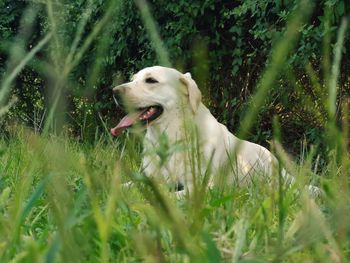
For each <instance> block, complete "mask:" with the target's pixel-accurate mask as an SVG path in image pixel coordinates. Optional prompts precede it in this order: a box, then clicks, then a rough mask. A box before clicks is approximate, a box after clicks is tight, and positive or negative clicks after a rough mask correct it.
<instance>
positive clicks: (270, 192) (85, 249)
mask: <svg viewBox="0 0 350 263" xmlns="http://www.w3.org/2000/svg"><path fill="white" fill-rule="evenodd" d="M0 147H1V148H0V149H1V157H0V167H1V177H0V178H1V181H0V187H1V190H2V191H1V196H0V209H1V214H0V233H1V235H0V258H1V262H67V261H68V262H96V261H101V262H108V261H112V262H124V261H125V262H130V261H147V262H159V261H161V262H162V261H167V262H186V261H188V260H189V261H191V262H219V261H222V260H227V261H233V262H271V261H273V262H282V261H283V262H309V261H313V262H344V261H346V259H347V258H348V257H349V253H350V251H349V241H350V239H349V236H348V234H349V230H350V229H349V224H348V222H349V219H350V218H349V191H348V188H347V185H346V181H347V180H348V179H347V177H346V175H348V172H349V171H348V170H347V171H342V167H340V166H336V165H335V164H334V163H330V164H329V167H325V169H324V174H323V177H324V179H323V180H322V185H323V188H324V189H325V191H326V193H325V196H324V197H323V198H321V199H317V200H313V199H310V198H309V197H308V195H307V194H305V193H303V191H302V190H300V189H302V188H301V186H300V189H299V191H300V193H299V194H298V193H296V189H297V188H298V186H294V187H292V188H288V189H283V198H282V199H281V198H280V195H279V192H278V191H277V190H276V189H277V188H278V187H276V186H275V187H273V185H271V184H253V185H252V186H251V187H249V188H237V187H225V188H214V189H212V190H208V191H206V192H205V193H202V194H198V195H196V194H194V195H193V196H191V197H186V198H184V199H176V198H175V196H174V194H172V193H171V192H169V191H167V190H166V189H164V188H163V187H161V186H160V185H159V184H157V182H156V181H145V180H144V179H143V178H142V177H139V176H138V174H137V167H138V160H137V159H136V158H137V156H136V155H135V151H134V147H126V149H125V150H124V153H123V154H122V155H120V152H121V151H119V150H120V149H121V148H123V147H124V145H119V144H118V143H117V142H116V143H110V142H108V143H107V142H104V141H100V142H98V143H96V144H95V145H90V146H87V145H84V144H79V143H77V142H75V141H73V140H69V139H67V138H64V137H53V136H52V137H48V138H44V137H42V136H38V135H35V134H33V133H32V132H29V131H25V130H22V129H20V128H16V132H14V135H13V137H12V138H11V139H10V140H7V141H5V140H2V141H1V143H0ZM307 159H310V158H306V160H305V162H304V165H303V167H301V166H299V167H297V170H298V171H300V173H307V171H309V168H310V163H309V160H307ZM309 172H310V171H309ZM129 178H130V179H132V180H133V181H134V182H135V184H134V185H133V186H131V187H129V188H125V187H124V188H123V187H121V183H122V182H124V181H126V180H129Z"/></svg>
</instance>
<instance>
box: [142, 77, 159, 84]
mask: <svg viewBox="0 0 350 263" xmlns="http://www.w3.org/2000/svg"><path fill="white" fill-rule="evenodd" d="M145 82H146V83H150V84H152V83H158V82H159V81H158V80H156V79H154V78H147V79H145Z"/></svg>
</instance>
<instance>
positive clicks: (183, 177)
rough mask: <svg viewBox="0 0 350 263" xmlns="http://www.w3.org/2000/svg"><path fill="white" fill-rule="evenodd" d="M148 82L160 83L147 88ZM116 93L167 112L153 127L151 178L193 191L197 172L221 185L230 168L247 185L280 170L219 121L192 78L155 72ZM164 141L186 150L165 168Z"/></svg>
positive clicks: (148, 142)
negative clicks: (221, 176)
mask: <svg viewBox="0 0 350 263" xmlns="http://www.w3.org/2000/svg"><path fill="white" fill-rule="evenodd" d="M148 77H152V78H154V79H155V80H157V81H159V83H156V84H151V85H150V84H148V83H146V82H145V79H146V78H148ZM115 90H117V91H119V92H121V93H122V95H123V97H124V100H125V101H126V102H127V103H128V104H129V106H131V107H132V108H139V107H146V106H151V105H154V104H159V105H161V106H162V107H163V108H164V112H163V114H162V115H161V116H160V117H159V118H158V119H157V120H155V121H153V122H152V123H151V124H150V125H148V126H147V131H146V135H145V138H144V153H143V160H142V166H143V169H144V173H145V174H146V175H147V176H162V177H163V178H164V179H165V180H166V181H168V182H172V183H181V184H182V185H184V186H185V189H187V190H189V191H191V190H192V187H193V184H194V182H193V173H194V172H195V173H196V174H197V175H200V174H201V175H203V174H204V173H205V172H206V170H207V169H208V167H210V174H211V177H210V180H209V185H212V184H213V183H214V182H215V178H214V177H215V175H217V174H220V172H219V171H220V169H223V167H227V169H228V170H227V169H226V170H225V171H226V172H227V171H228V172H227V173H226V175H227V178H226V179H227V180H228V181H230V182H236V183H237V184H241V185H246V184H249V182H250V181H251V180H250V179H251V178H250V177H251V175H256V176H260V177H265V176H267V177H268V176H271V174H272V173H273V170H274V169H275V168H276V167H277V165H278V163H277V160H276V158H275V157H274V156H273V155H272V154H271V152H270V151H268V150H267V149H266V148H264V147H262V146H260V145H258V144H255V143H252V142H249V141H244V140H240V139H238V138H237V137H236V136H234V135H233V134H232V133H230V132H229V131H228V129H227V128H226V127H225V126H224V125H223V124H221V123H219V122H218V121H217V120H216V119H215V117H214V116H213V115H212V114H211V113H210V111H209V110H208V108H207V107H206V106H205V105H204V104H203V103H202V102H201V92H200V90H199V89H198V87H197V85H196V83H195V82H194V80H193V79H192V77H191V75H190V74H189V73H186V74H182V73H180V72H178V71H177V70H175V69H171V68H165V67H160V66H154V67H149V68H145V69H143V70H141V71H139V72H138V73H137V74H136V75H134V77H133V79H132V81H131V82H129V83H125V84H123V85H120V86H118V87H116V88H115ZM193 134H195V135H196V136H197V139H198V144H197V145H199V153H200V154H199V156H200V157H199V158H193V156H194V155H193V151H196V150H195V147H190V145H191V143H193V142H194V141H195V140H196V139H195V138H196V136H193ZM162 136H163V138H164V136H165V137H166V138H168V142H169V147H170V148H171V147H173V146H174V145H176V144H177V145H179V144H183V145H184V147H180V149H177V150H176V148H175V149H174V150H173V151H170V152H171V154H169V156H168V159H167V160H166V161H165V162H164V163H163V164H160V161H161V158H160V157H159V154H157V149H158V148H159V144H160V143H159V140H160V138H161V137H162ZM191 138H192V139H191ZM193 138H194V139H193ZM191 151H192V152H191ZM196 156H197V155H196ZM193 163H195V165H193ZM199 163H200V165H198V164H199ZM191 164H192V165H191ZM198 166H200V167H199V168H198V169H197V168H196V167H198ZM193 167H195V171H194V170H193ZM283 173H284V174H286V173H285V172H283ZM221 174H222V173H221ZM292 180H293V181H294V179H292Z"/></svg>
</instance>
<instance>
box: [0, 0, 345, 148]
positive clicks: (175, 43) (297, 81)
mask: <svg viewBox="0 0 350 263" xmlns="http://www.w3.org/2000/svg"><path fill="white" fill-rule="evenodd" d="M86 2H87V1H85V0H75V1H68V0H67V1H62V2H61V3H60V4H58V3H56V2H55V3H54V4H55V5H60V6H58V7H57V6H56V10H60V13H59V14H58V13H57V14H56V15H57V16H59V21H60V23H59V25H58V26H59V30H60V31H59V32H60V36H61V37H62V39H63V42H64V43H66V44H67V47H69V46H70V44H71V43H72V41H73V36H74V34H75V31H76V30H77V27H78V24H79V21H80V19H81V17H82V15H83V10H84V8H85V6H86ZM315 2H316V4H315V6H314V9H313V12H312V15H311V17H310V18H309V20H308V22H307V23H306V24H305V25H304V26H303V27H302V29H301V30H300V39H299V41H298V44H297V46H296V48H295V50H294V51H293V53H292V54H291V55H290V58H289V59H288V64H286V65H285V69H284V70H283V72H284V73H283V74H281V75H280V78H279V81H277V82H276V83H275V86H274V87H273V88H272V89H271V92H270V94H269V97H268V98H266V104H265V106H264V107H263V108H261V110H260V113H259V118H258V120H257V122H256V123H255V125H254V129H253V130H252V131H251V133H250V135H249V139H250V140H253V141H255V142H258V143H262V144H264V145H267V141H268V140H269V139H270V138H271V133H272V132H271V130H272V128H271V126H272V125H271V123H272V119H273V116H275V115H277V116H278V118H279V120H280V122H281V127H282V135H283V136H282V137H283V143H284V145H285V146H286V147H287V148H288V149H289V150H290V151H291V152H293V153H298V151H299V147H300V141H302V140H304V139H306V140H307V141H308V142H309V143H310V144H319V143H320V142H321V141H322V140H323V138H322V134H323V129H324V125H325V117H326V110H325V108H324V105H322V103H320V101H321V97H322V96H326V92H327V90H326V88H324V87H325V83H326V82H327V81H328V79H327V78H328V77H327V74H324V73H323V72H327V70H328V67H330V65H331V63H330V60H331V59H332V57H328V58H325V57H324V54H328V53H327V50H324V49H325V48H324V47H325V45H324V44H325V42H327V41H329V42H330V43H331V45H330V47H331V49H332V47H333V43H335V40H336V33H337V29H338V26H339V24H340V21H341V18H342V17H344V16H346V15H347V14H348V13H349V11H350V9H349V4H348V3H347V2H348V1H347V0H327V1H325V0H322V1H315ZM149 4H150V8H151V13H152V15H153V17H154V19H155V21H156V22H157V24H158V29H159V34H160V36H161V38H162V40H163V41H164V45H165V47H166V50H167V51H168V54H169V57H170V60H171V63H172V64H173V66H174V67H176V68H177V69H179V70H181V71H183V72H185V71H190V72H191V73H192V76H193V78H194V79H195V80H196V81H197V83H198V85H199V87H200V88H201V90H202V91H203V93H204V101H205V104H206V105H207V106H208V107H209V108H210V110H211V111H212V112H213V114H214V115H215V116H216V117H217V118H218V119H219V120H220V121H221V122H223V123H224V124H226V125H227V126H228V127H229V129H230V130H231V131H233V132H235V131H237V129H238V127H239V124H240V119H241V118H242V117H243V116H244V113H245V110H246V109H247V108H248V101H249V97H250V95H251V94H252V93H254V89H255V87H256V83H257V81H258V80H259V76H261V74H262V72H263V71H264V68H265V66H266V64H267V62H268V57H269V51H270V50H271V47H272V46H273V44H274V41H275V40H276V39H277V38H278V37H280V36H281V34H282V33H283V30H284V27H285V25H286V22H287V20H288V18H289V16H290V14H291V12H292V11H293V10H294V8H295V4H296V1H255V0H242V1H216V0H201V1H199V0H193V1H163V0H161V1H158V0H157V1H149ZM121 5H122V6H121V10H116V11H115V14H113V16H112V19H111V20H110V21H109V22H108V23H107V25H105V26H104V28H103V29H102V31H101V33H100V34H99V35H98V37H97V38H96V39H95V40H94V42H93V43H92V45H91V46H90V47H89V50H88V51H87V52H86V53H85V54H84V56H83V58H82V60H81V61H80V63H79V64H78V65H77V66H76V67H75V68H74V70H73V71H72V72H71V73H70V75H69V81H68V82H67V84H66V85H65V87H64V91H63V92H64V94H63V95H64V98H65V100H66V106H65V107H64V110H63V111H64V116H65V120H66V124H65V126H64V129H65V130H66V131H67V132H68V133H70V134H71V135H73V136H76V137H78V138H80V139H82V140H85V141H88V140H93V138H94V136H95V134H96V130H98V131H99V132H101V133H103V132H106V130H105V129H104V128H103V122H102V120H104V121H106V123H107V127H108V126H113V125H115V124H116V123H117V121H118V120H119V119H120V117H122V115H121V114H122V113H121V112H120V110H118V109H116V107H115V105H114V103H113V100H112V92H111V88H112V87H113V85H115V84H116V83H120V82H122V81H125V80H127V79H128V78H129V77H130V75H132V74H133V73H135V72H137V71H138V70H140V69H142V68H144V67H146V66H152V65H156V64H159V62H158V61H157V56H156V53H155V51H154V48H153V47H152V44H151V41H150V39H149V37H148V34H147V31H146V29H145V27H144V23H143V22H142V19H141V16H140V12H139V9H138V8H137V6H136V5H135V3H134V1H123V3H122V4H121ZM28 7H32V8H30V10H31V11H30V12H29V11H28V10H29V9H28ZM91 7H92V8H91V13H90V14H89V16H90V17H89V19H88V21H87V26H86V27H85V28H84V32H83V38H84V36H86V35H88V33H89V32H90V31H91V30H92V29H93V27H94V26H95V24H96V23H97V21H98V20H99V19H100V18H101V15H102V14H103V13H104V12H105V11H106V10H105V9H106V8H107V4H106V1H94V3H93V4H92V6H91ZM24 12H28V14H26V13H24ZM46 12H47V10H46V8H45V6H44V5H43V4H40V1H13V0H2V1H0V39H1V41H0V74H1V75H3V74H4V72H5V70H6V69H9V68H11V66H13V65H11V64H8V63H7V61H10V58H12V60H11V61H12V62H13V63H14V62H16V61H19V60H20V59H21V56H20V55H18V52H15V51H16V50H13V45H14V44H13V43H16V45H17V46H21V45H22V46H21V47H22V50H23V51H29V50H30V49H31V48H32V47H33V45H35V44H36V43H37V42H38V40H39V39H41V38H42V37H43V36H44V35H45V33H46V32H47V29H48V24H47V23H48V22H47V18H46V17H47V14H46ZM30 16H33V17H35V18H34V19H32V20H30V19H29V20H30V21H31V22H30V25H28V23H27V22H26V19H27V18H28V17H30ZM327 23H328V24H327ZM19 36H20V37H19ZM349 45H350V41H349V30H348V32H347V36H346V38H345V45H344V49H343V56H342V57H343V59H342V63H341V70H340V79H339V91H338V105H339V107H338V108H339V110H338V113H339V111H340V108H341V107H340V105H342V103H343V102H345V101H346V100H348V99H349V96H350V86H349V85H350V84H349V83H350V78H349V76H350V75H349V73H350V72H349V71H350V56H349V54H348V50H347V49H348V48H349ZM17 51H18V50H17ZM64 52H66V53H68V50H63V54H64ZM48 53H49V50H48V48H46V49H43V50H41V51H40V52H39V53H38V54H37V56H36V57H35V59H33V60H32V61H31V62H30V64H29V65H28V66H27V67H26V68H25V69H24V70H23V71H22V72H21V74H20V75H19V76H18V77H17V79H16V81H15V82H14V83H13V87H12V88H13V89H12V95H14V96H16V97H17V99H18V102H17V103H16V104H15V106H14V107H13V108H12V109H11V111H10V112H9V114H7V116H6V117H5V119H3V120H2V123H1V125H2V131H4V130H5V129H6V127H8V126H9V124H13V123H23V124H25V125H27V126H28V127H31V128H34V129H36V130H40V129H41V128H42V125H41V120H42V117H43V118H45V116H46V115H47V109H48V108H49V107H50V103H51V100H50V92H49V90H50V83H51V82H50V73H49V71H50V67H49V66H47V65H50V63H51V61H50V56H48ZM330 53H332V52H330ZM15 54H16V55H15ZM14 56H17V57H14ZM326 56H327V55H326ZM327 61H328V63H327ZM328 72H329V71H328ZM315 76H317V77H315ZM317 87H318V89H317ZM305 100H308V102H309V103H305ZM310 102H311V103H310ZM338 116H340V114H339V115H338Z"/></svg>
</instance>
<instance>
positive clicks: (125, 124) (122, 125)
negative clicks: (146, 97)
mask: <svg viewBox="0 0 350 263" xmlns="http://www.w3.org/2000/svg"><path fill="white" fill-rule="evenodd" d="M133 117H134V118H131V116H130V115H126V116H125V117H124V118H123V119H122V120H121V121H120V122H119V123H118V125H117V126H115V127H114V128H112V129H111V133H112V135H113V136H118V135H119V134H120V133H121V132H122V131H123V130H125V129H126V128H129V127H130V126H131V125H133V124H134V122H135V121H136V119H137V116H133Z"/></svg>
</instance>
